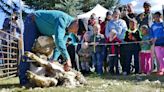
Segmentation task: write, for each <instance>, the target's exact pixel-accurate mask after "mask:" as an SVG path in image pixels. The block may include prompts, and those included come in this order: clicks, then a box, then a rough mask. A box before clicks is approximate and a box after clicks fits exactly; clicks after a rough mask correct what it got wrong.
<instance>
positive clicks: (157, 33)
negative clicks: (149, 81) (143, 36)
mask: <svg viewBox="0 0 164 92" xmlns="http://www.w3.org/2000/svg"><path fill="white" fill-rule="evenodd" d="M151 38H152V41H153V43H154V45H155V46H154V50H155V55H156V59H157V64H158V66H159V67H157V68H158V73H157V74H158V75H164V54H163V53H164V26H163V22H162V21H161V13H160V12H156V13H155V14H154V23H153V24H152V26H151Z"/></svg>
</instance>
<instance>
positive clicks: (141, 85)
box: [0, 74, 164, 92]
mask: <svg viewBox="0 0 164 92" xmlns="http://www.w3.org/2000/svg"><path fill="white" fill-rule="evenodd" d="M86 78H87V80H88V85H87V86H83V87H77V88H65V87H50V88H29V89H26V88H23V87H20V86H19V80H18V77H16V78H10V79H6V80H1V81H0V92H164V77H163V76H160V77H159V76H155V75H150V76H146V75H129V76H111V75H108V74H106V75H103V76H102V77H99V76H96V75H94V74H92V75H90V76H89V77H86Z"/></svg>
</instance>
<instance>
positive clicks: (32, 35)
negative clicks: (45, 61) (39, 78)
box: [18, 14, 40, 85]
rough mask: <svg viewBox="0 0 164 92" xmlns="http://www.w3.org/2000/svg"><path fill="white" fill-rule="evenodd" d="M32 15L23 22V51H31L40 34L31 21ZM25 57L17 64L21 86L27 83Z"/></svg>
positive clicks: (27, 63)
mask: <svg viewBox="0 0 164 92" xmlns="http://www.w3.org/2000/svg"><path fill="white" fill-rule="evenodd" d="M32 17H33V15H32V14H29V15H28V16H27V17H26V19H25V22H24V27H25V28H24V37H23V38H24V39H23V40H24V51H31V50H32V46H33V43H34V42H35V39H36V38H38V36H39V35H40V33H39V32H38V31H37V28H36V25H35V22H34V21H33V19H32ZM27 59H28V58H27V57H24V56H23V57H22V58H21V61H20V64H19V66H18V67H19V72H18V73H19V74H18V75H19V80H20V84H21V85H25V84H27V83H28V82H29V80H28V79H27V76H26V72H27V70H29V67H30V64H29V62H26V61H27Z"/></svg>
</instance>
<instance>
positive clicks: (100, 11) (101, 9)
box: [77, 4, 108, 18]
mask: <svg viewBox="0 0 164 92" xmlns="http://www.w3.org/2000/svg"><path fill="white" fill-rule="evenodd" d="M107 11H108V9H106V8H104V7H103V6H101V5H100V4H97V5H96V6H95V7H94V8H93V9H92V10H90V11H88V12H87V13H84V14H81V15H78V16H77V17H78V18H89V17H90V16H91V15H92V14H93V13H95V14H96V16H97V18H98V17H101V18H105V16H106V12H107Z"/></svg>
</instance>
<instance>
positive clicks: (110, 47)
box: [107, 37, 121, 54]
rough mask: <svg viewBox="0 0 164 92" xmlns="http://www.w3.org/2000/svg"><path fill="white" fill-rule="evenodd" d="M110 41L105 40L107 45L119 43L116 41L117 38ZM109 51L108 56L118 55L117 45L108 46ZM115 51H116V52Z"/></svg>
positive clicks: (119, 41) (118, 40)
mask: <svg viewBox="0 0 164 92" xmlns="http://www.w3.org/2000/svg"><path fill="white" fill-rule="evenodd" d="M109 40H110V39H109V38H107V43H117V42H118V43H121V40H120V39H118V37H115V38H114V39H113V40H112V41H109ZM107 47H109V50H110V54H117V53H119V49H118V45H108V46H107ZM116 50H117V51H116Z"/></svg>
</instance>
